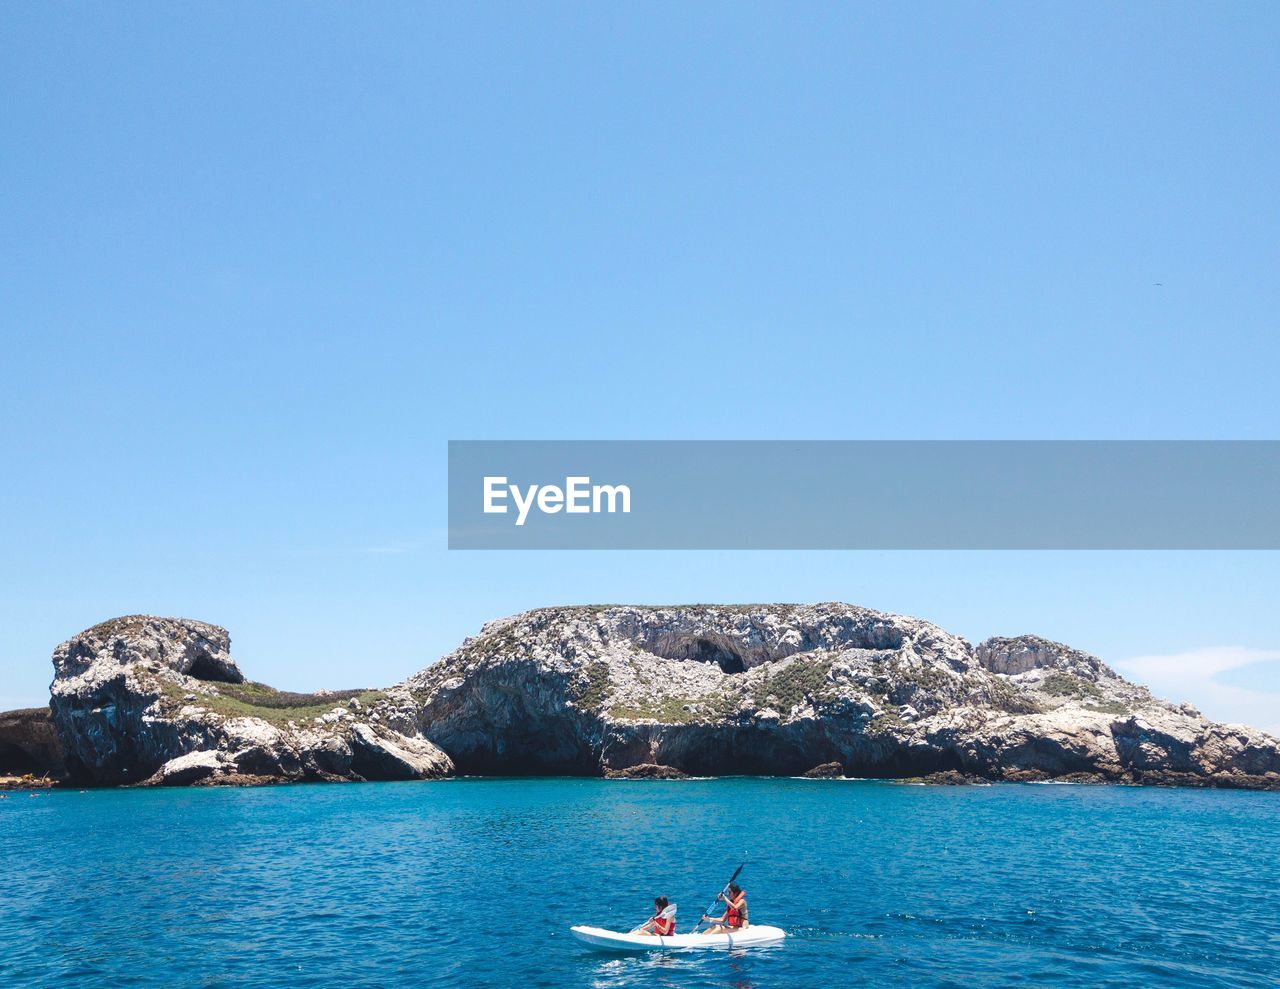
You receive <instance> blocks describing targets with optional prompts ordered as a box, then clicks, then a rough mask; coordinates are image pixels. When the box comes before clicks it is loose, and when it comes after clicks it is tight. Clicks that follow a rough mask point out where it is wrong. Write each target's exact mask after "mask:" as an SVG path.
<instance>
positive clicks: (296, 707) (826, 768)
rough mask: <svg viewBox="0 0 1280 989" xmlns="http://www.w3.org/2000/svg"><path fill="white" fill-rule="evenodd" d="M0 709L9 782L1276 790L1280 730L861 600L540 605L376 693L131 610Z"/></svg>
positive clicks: (1, 766) (60, 657)
mask: <svg viewBox="0 0 1280 989" xmlns="http://www.w3.org/2000/svg"><path fill="white" fill-rule="evenodd" d="M53 664H54V669H55V676H54V680H53V684H52V686H51V699H50V707H49V709H48V710H45V709H34V710H28V711H20V712H8V713H5V714H0V777H4V776H9V777H15V778H20V777H22V776H23V774H30V778H33V779H34V778H39V777H40V776H46V777H48V778H49V779H53V780H57V781H59V782H63V783H65V784H68V785H76V786H86V785H100V786H118V785H135V786H137V785H144V786H156V785H163V786H190V785H206V786H207V785H240V786H244V785H261V784H266V783H274V782H304V781H314V782H336V781H360V780H393V779H402V780H408V779H439V778H444V777H448V776H453V775H505V776H511V775H566V774H567V775H582V776H601V777H610V778H618V777H621V778H628V779H676V778H682V777H687V776H721V775H781V776H801V775H807V776H810V777H817V778H834V777H847V776H856V777H878V778H887V779H897V780H902V781H911V782H917V781H922V782H934V783H946V784H957V783H961V784H963V783H969V782H993V781H1008V782H1050V781H1057V782H1092V783H1140V784H1160V785H1176V786H1213V787H1232V788H1257V789H1280V741H1278V740H1277V739H1275V738H1274V737H1272V736H1269V735H1267V734H1265V733H1263V732H1260V731H1257V730H1254V729H1251V728H1246V727H1243V726H1228V725H1221V724H1216V723H1214V722H1211V721H1208V720H1207V719H1205V718H1204V717H1203V716H1202V715H1200V713H1199V712H1198V711H1196V710H1195V709H1194V708H1192V707H1190V706H1188V705H1185V704H1170V703H1167V702H1165V701H1162V700H1160V699H1158V698H1155V697H1154V696H1152V694H1151V693H1150V692H1149V691H1148V690H1147V689H1146V688H1144V687H1141V686H1138V685H1135V684H1132V683H1129V682H1128V681H1126V680H1124V679H1123V678H1122V677H1120V676H1118V675H1117V674H1116V673H1115V672H1114V671H1112V670H1111V669H1110V668H1109V667H1107V666H1106V665H1105V664H1104V663H1103V662H1102V661H1100V660H1099V659H1097V658H1096V657H1093V656H1090V655H1088V654H1086V653H1083V652H1080V651H1078V650H1075V649H1072V648H1070V647H1068V646H1064V645H1061V644H1058V643H1054V642H1049V641H1048V640H1045V639H1041V638H1038V637H1035V636H1018V637H1011V638H1004V637H1001V638H993V639H988V640H987V641H985V642H982V643H979V644H978V645H976V646H974V645H970V644H969V643H968V642H966V641H965V640H963V639H961V638H959V637H957V636H954V635H951V634H950V633H948V632H946V631H944V630H943V629H941V628H939V627H938V626H936V625H933V624H931V623H929V622H925V621H921V620H919V619H916V618H910V617H906V616H902V615H893V614H887V613H882V612H876V611H871V610H869V609H865V608H859V607H856V606H853V605H847V604H818V605H750V606H724V605H693V606H673V607H665V608H663V607H638V606H596V607H591V606H588V607H566V608H547V609H541V610H538V611H532V612H527V613H525V614H521V615H515V616H512V617H510V618H504V619H500V620H498V621H494V622H490V623H488V624H487V625H486V626H485V627H484V628H483V629H482V630H481V632H480V633H479V634H478V635H476V636H474V637H472V638H469V639H467V640H466V641H465V642H464V643H463V644H462V645H461V646H459V648H458V649H456V650H454V651H453V652H452V653H450V654H448V655H447V656H445V657H444V658H443V659H441V660H440V661H439V662H438V663H435V664H433V665H432V666H429V667H427V668H426V669H425V670H423V671H421V672H420V673H418V674H416V675H414V676H412V677H410V678H409V679H407V680H405V681H403V682H402V683H399V684H396V685H393V686H391V687H387V688H382V689H366V690H346V691H339V692H323V691H322V692H317V693H313V694H295V693H290V692H285V691H278V690H274V689H273V688H270V687H267V686H265V685H263V684H258V683H254V682H252V681H249V680H247V679H246V678H245V677H244V675H243V673H242V672H241V671H240V669H239V667H238V666H237V664H236V663H235V661H234V660H233V659H232V657H231V653H230V637H229V636H228V634H227V632H226V630H224V629H222V628H219V627H218V626H214V625H209V624H206V623H203V622H197V621H191V620H187V619H168V618H157V617H152V616H127V617H124V618H118V619H113V620H111V621H107V622H103V623H101V624H99V625H97V626H94V627H93V628H91V629H87V630H86V631H84V632H82V633H80V634H79V635H77V636H74V637H73V638H71V639H69V640H67V641H66V642H64V643H62V644H61V645H60V646H58V648H57V649H56V650H55V651H54V655H53Z"/></svg>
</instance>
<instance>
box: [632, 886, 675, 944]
mask: <svg viewBox="0 0 1280 989" xmlns="http://www.w3.org/2000/svg"><path fill="white" fill-rule="evenodd" d="M675 932H676V908H675V906H674V905H673V904H672V903H671V902H670V901H669V900H668V899H667V898H666V897H665V896H659V897H658V898H657V899H656V900H654V901H653V916H652V917H650V918H649V919H648V920H647V921H645V923H643V924H641V925H640V926H639V927H637V928H636V929H635V930H634V931H632V933H633V934H652V935H653V936H655V937H670V936H671V935H672V934H674V933H675Z"/></svg>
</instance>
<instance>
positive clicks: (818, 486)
mask: <svg viewBox="0 0 1280 989" xmlns="http://www.w3.org/2000/svg"><path fill="white" fill-rule="evenodd" d="M500 479H501V480H500ZM1278 494H1280V442H1277V441H1272V440H1265V441H1263V440H1241V441H1235V440H1232V441H1216V440H1214V441H1129V440H1123V441H988V440H982V441H908V442H900V441H861V440H858V441H795V442H792V441H775V440H759V441H757V440H746V441H720V440H715V441H647V440H637V441H632V440H625V441H607V442H600V441H578V440H549V441H506V440H499V441H487V440H479V441H472V440H455V441H451V442H450V443H449V548H450V549H1277V548H1280V498H1278V497H1277V495H1278ZM486 508H488V511H486Z"/></svg>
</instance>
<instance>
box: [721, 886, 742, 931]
mask: <svg viewBox="0 0 1280 989" xmlns="http://www.w3.org/2000/svg"><path fill="white" fill-rule="evenodd" d="M746 898H747V894H746V893H739V894H738V898H737V899H736V900H725V904H726V906H725V910H724V926H725V927H732V928H734V929H735V930H736V929H737V928H739V927H741V926H742V921H743V920H744V919H745V918H744V917H743V915H742V902H743V900H745V899H746Z"/></svg>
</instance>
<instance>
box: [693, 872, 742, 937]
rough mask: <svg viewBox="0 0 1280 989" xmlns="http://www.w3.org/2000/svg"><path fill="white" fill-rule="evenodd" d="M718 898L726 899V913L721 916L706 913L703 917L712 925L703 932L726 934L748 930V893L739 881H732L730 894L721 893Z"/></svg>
mask: <svg viewBox="0 0 1280 989" xmlns="http://www.w3.org/2000/svg"><path fill="white" fill-rule="evenodd" d="M716 899H717V900H724V915H723V916H721V917H708V916H707V915H706V914H705V913H704V914H703V915H702V919H703V920H705V921H707V923H709V924H711V925H712V926H711V927H708V928H707V929H706V930H705V931H703V932H702V933H703V934H726V933H732V932H733V931H742V930H746V929H747V927H748V926H749V924H748V921H747V894H746V893H744V892H743V891H742V887H741V886H739V885H738V884H737V883H730V884H729V891H728V894H727V895H726V894H725V893H721V894H720V895H719V896H717V897H716Z"/></svg>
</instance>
